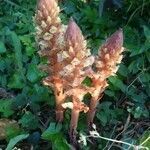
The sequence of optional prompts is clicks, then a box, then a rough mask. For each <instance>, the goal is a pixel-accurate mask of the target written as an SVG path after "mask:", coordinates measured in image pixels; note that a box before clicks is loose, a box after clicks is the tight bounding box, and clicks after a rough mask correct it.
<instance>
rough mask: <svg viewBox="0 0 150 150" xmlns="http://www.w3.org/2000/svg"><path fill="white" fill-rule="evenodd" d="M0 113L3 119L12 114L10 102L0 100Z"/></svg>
mask: <svg viewBox="0 0 150 150" xmlns="http://www.w3.org/2000/svg"><path fill="white" fill-rule="evenodd" d="M0 113H2V115H3V116H4V117H9V116H11V115H13V114H14V111H13V110H12V100H11V99H10V100H7V99H5V100H3V99H2V100H0Z"/></svg>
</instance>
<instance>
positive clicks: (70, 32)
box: [65, 18, 84, 46]
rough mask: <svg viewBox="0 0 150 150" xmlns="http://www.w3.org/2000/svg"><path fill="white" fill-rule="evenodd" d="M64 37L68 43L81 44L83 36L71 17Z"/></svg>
mask: <svg viewBox="0 0 150 150" xmlns="http://www.w3.org/2000/svg"><path fill="white" fill-rule="evenodd" d="M65 39H66V41H67V42H69V44H71V45H73V46H75V44H78V45H79V44H81V45H82V44H83V41H84V38H83V36H82V32H81V30H80V28H79V27H78V25H77V24H76V23H75V21H74V20H73V19H72V18H71V19H70V21H69V24H68V28H67V30H66V34H65Z"/></svg>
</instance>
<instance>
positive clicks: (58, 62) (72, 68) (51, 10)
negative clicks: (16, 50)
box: [35, 0, 124, 142]
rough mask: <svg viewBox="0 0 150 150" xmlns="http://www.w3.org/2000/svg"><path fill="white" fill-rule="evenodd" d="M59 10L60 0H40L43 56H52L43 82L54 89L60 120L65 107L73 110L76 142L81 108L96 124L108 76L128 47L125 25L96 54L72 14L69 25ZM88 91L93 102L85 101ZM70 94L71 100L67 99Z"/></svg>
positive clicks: (72, 133)
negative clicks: (63, 19) (97, 111)
mask: <svg viewBox="0 0 150 150" xmlns="http://www.w3.org/2000/svg"><path fill="white" fill-rule="evenodd" d="M59 12H60V8H59V7H58V2H57V1H56V0H39V2H38V6H37V11H36V15H35V23H36V40H37V43H38V45H39V47H40V51H39V54H40V56H45V57H47V58H48V65H47V66H46V67H44V70H46V71H47V72H48V77H46V78H45V79H44V80H43V83H44V85H47V86H50V87H52V88H53V90H54V94H55V97H56V121H58V122H62V121H63V117H64V110H65V109H67V108H70V109H71V110H72V113H71V122H70V131H69V134H70V139H71V141H72V142H75V141H76V128H77V123H78V118H79V114H80V112H82V111H84V112H85V113H87V124H88V126H89V127H90V126H92V124H93V119H94V116H95V111H96V106H97V104H98V102H99V100H100V99H101V98H102V96H103V92H104V90H105V89H106V87H107V86H108V83H107V78H108V77H110V76H114V75H115V74H116V72H117V70H118V67H119V66H118V64H119V63H120V62H121V60H122V57H123V56H122V52H123V50H124V48H123V47H122V46H123V33H122V30H121V29H119V30H118V31H116V32H115V33H114V34H113V35H111V36H110V37H109V38H108V39H107V40H106V42H105V43H104V44H103V45H102V46H101V47H100V48H99V53H98V55H97V56H94V55H92V54H91V53H90V49H88V48H87V44H86V43H87V42H86V40H85V39H84V37H83V35H82V32H81V30H80V28H79V27H78V25H77V24H76V23H75V21H74V20H73V19H72V18H71V19H70V21H69V23H68V25H67V26H66V25H64V24H62V23H61V19H60V17H59ZM86 77H89V78H90V79H91V81H92V84H91V86H90V87H88V86H86V85H83V84H82V82H83V81H84V80H85V78H86ZM87 93H90V94H91V101H90V105H89V106H87V105H86V104H84V102H83V98H84V96H85V95H86V94H87ZM68 97H70V98H71V100H72V101H71V102H66V98H68Z"/></svg>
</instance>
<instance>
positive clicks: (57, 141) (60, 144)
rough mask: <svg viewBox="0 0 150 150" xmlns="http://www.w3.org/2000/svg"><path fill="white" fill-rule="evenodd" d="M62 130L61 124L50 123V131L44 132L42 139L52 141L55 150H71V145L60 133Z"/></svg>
mask: <svg viewBox="0 0 150 150" xmlns="http://www.w3.org/2000/svg"><path fill="white" fill-rule="evenodd" d="M61 128H62V125H61V124H56V123H54V122H52V123H50V126H49V127H48V129H47V130H46V131H44V132H43V134H42V138H43V139H45V140H48V141H52V143H53V144H52V147H53V149H54V150H69V149H70V145H69V144H68V143H67V141H66V139H64V137H63V135H62V134H61V133H60V130H61Z"/></svg>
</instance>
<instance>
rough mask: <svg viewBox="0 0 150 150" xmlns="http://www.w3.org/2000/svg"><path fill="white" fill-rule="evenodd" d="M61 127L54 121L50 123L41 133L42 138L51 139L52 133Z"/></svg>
mask: <svg viewBox="0 0 150 150" xmlns="http://www.w3.org/2000/svg"><path fill="white" fill-rule="evenodd" d="M61 128H62V125H61V124H56V123H54V122H52V123H50V125H49V127H48V129H46V130H45V131H44V132H43V134H42V138H43V139H46V140H51V138H52V137H53V135H56V134H58V133H59V132H60V130H61Z"/></svg>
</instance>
